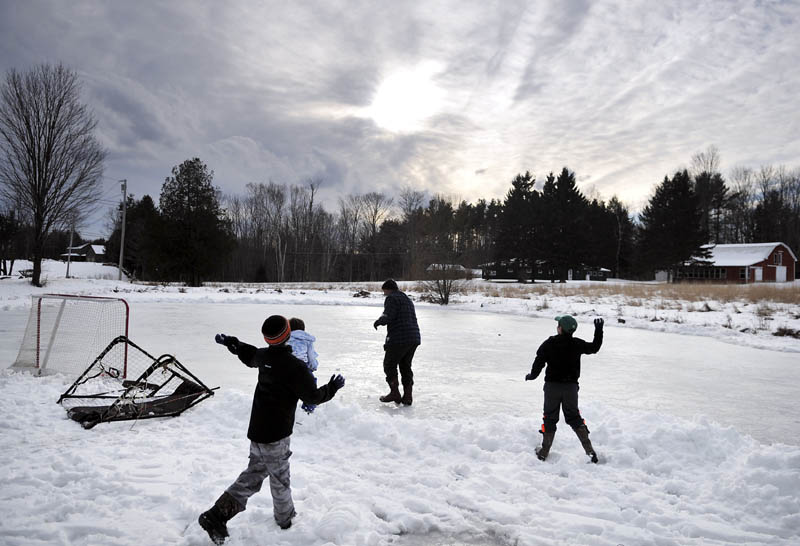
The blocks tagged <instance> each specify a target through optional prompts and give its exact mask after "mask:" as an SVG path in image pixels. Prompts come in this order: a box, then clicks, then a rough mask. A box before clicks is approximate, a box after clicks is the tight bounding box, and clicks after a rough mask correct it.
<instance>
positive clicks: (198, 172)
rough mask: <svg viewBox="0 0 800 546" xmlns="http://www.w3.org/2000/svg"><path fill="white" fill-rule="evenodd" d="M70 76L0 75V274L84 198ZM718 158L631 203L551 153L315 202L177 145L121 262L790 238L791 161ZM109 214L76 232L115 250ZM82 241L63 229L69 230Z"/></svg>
mask: <svg viewBox="0 0 800 546" xmlns="http://www.w3.org/2000/svg"><path fill="white" fill-rule="evenodd" d="M78 90H79V85H78V80H77V75H76V73H75V72H73V71H70V70H67V69H66V68H64V67H63V66H61V65H58V66H55V67H53V66H50V65H42V66H40V67H36V68H35V69H33V70H31V71H29V72H27V73H20V72H17V71H14V70H11V71H9V72H8V74H7V76H6V79H5V81H4V82H3V83H2V85H1V86H0V274H7V273H8V272H9V271H10V268H9V267H8V265H7V261H8V260H13V259H14V258H19V257H24V258H27V259H31V260H32V261H33V263H34V266H33V283H34V284H37V285H38V284H40V279H39V275H40V272H41V260H42V259H43V258H58V257H59V256H60V255H61V254H62V253H63V252H65V250H66V247H67V246H68V243H67V242H68V241H69V234H70V226H74V225H76V224H79V222H80V218H81V216H82V215H84V214H85V213H86V211H87V209H89V208H91V207H92V206H93V205H94V204H95V203H96V201H97V196H98V194H99V192H98V191H97V189H98V187H99V182H100V179H101V178H102V173H103V164H104V160H105V151H104V150H103V149H102V147H101V146H100V144H99V143H98V141H97V140H96V138H95V137H94V130H95V128H96V121H95V119H94V117H93V115H92V113H91V112H90V111H89V109H88V108H87V107H86V106H85V105H83V104H81V102H80V100H79V93H78ZM719 165H720V158H719V152H718V151H717V149H716V148H714V147H710V148H708V149H707V150H706V151H704V152H701V153H698V154H696V155H695V156H694V157H693V158H692V161H691V167H690V168H687V169H682V170H678V171H676V172H675V173H674V174H672V175H671V176H665V177H664V179H663V181H662V182H661V183H660V184H658V185H657V186H656V187H655V189H654V191H653V193H652V195H651V196H650V198H649V200H648V202H647V205H646V206H645V207H644V209H643V210H642V211H641V212H640V213H639V214H634V213H633V211H631V210H630V208H629V207H628V206H627V205H625V204H624V203H623V202H622V201H620V200H619V199H618V198H617V197H616V196H614V197H611V199H609V200H607V201H606V200H604V199H602V198H601V197H600V196H596V195H593V196H587V195H585V194H584V193H583V192H582V191H581V190H580V189H579V188H578V186H577V183H576V174H575V172H573V171H571V170H570V169H569V168H567V167H564V168H563V169H562V170H561V171H560V172H558V173H557V174H556V173H554V172H550V173H549V174H547V175H546V176H544V177H543V178H542V179H541V180H537V178H536V176H535V175H534V174H532V173H531V172H528V171H526V172H524V173H520V174H518V175H516V176H515V177H514V178H513V179H512V180H511V181H510V187H509V189H508V191H507V193H506V194H505V197H504V198H503V199H491V200H489V201H487V200H485V199H479V200H477V201H476V202H475V203H469V202H466V201H464V200H455V199H453V198H450V197H448V196H443V195H433V196H429V195H427V194H425V193H423V192H420V191H418V190H415V189H413V188H410V187H407V188H404V189H402V190H401V191H399V193H398V194H397V195H387V194H384V193H380V192H367V193H364V194H350V195H346V196H341V197H340V198H339V199H338V201H337V203H336V205H335V206H334V207H332V208H330V209H326V208H325V207H324V206H323V205H322V203H320V200H319V190H320V188H321V187H322V185H323V184H325V181H324V180H320V179H309V180H305V181H302V182H299V183H297V184H281V183H276V182H273V181H270V180H268V181H266V182H258V183H255V182H254V183H251V184H248V185H247V186H246V188H245V190H244V192H243V193H242V194H238V195H224V194H223V193H222V192H221V191H220V189H219V188H218V187H216V186H214V183H213V179H214V173H213V171H211V170H210V169H209V168H208V166H207V165H206V164H205V163H203V161H202V160H200V158H192V159H188V160H186V161H184V162H183V163H181V164H180V165H176V166H175V167H174V168H173V169H172V172H171V176H168V177H167V178H166V179H165V181H164V184H163V186H162V191H161V195H160V196H159V199H158V203H156V201H155V200H154V199H153V198H152V197H150V196H148V195H145V196H143V197H142V198H140V199H136V198H135V196H130V197H128V201H127V203H125V206H126V217H127V219H126V225H125V233H126V235H125V242H124V243H125V245H124V247H125V253H124V255H125V259H124V264H123V265H124V268H125V269H126V270H127V271H128V272H129V273H130V274H131V275H133V276H134V277H135V278H137V279H141V280H145V281H157V282H166V281H179V282H184V283H187V284H190V285H198V284H200V283H202V282H204V281H209V280H222V281H243V282H268V281H269V282H289V281H364V280H367V281H369V280H372V281H375V280H380V279H383V278H385V277H388V276H392V277H398V278H404V279H422V278H424V277H425V276H426V271H427V270H428V268H430V266H431V265H432V264H439V266H442V264H445V265H447V264H459V265H462V266H464V267H466V268H468V269H473V268H476V267H479V266H480V265H481V264H487V263H490V262H495V261H507V262H511V261H514V262H516V263H517V264H524V265H525V267H522V268H520V271H522V272H525V271H527V270H531V273H530V274H529V276H528V277H529V278H530V276H533V275H535V273H534V272H533V271H534V270H535V271H536V273H538V270H539V269H543V270H544V271H546V272H547V275H548V276H549V277H550V278H551V280H556V279H564V278H566V276H567V272H568V270H569V269H573V268H583V267H587V268H588V267H604V268H607V269H609V270H610V271H611V275H612V276H616V277H624V278H652V274H653V271H654V270H658V269H669V268H674V267H676V266H677V265H679V264H681V263H683V262H685V261H686V260H689V259H691V258H693V257H702V256H703V255H704V253H705V252H706V251H704V245H706V244H709V243H711V244H713V243H749V242H766V241H782V242H784V243H787V244H788V245H789V246H790V247H791V248H793V249H795V250H797V249H800V170H798V169H794V170H789V169H787V168H785V167H773V166H764V167H761V168H760V169H755V170H754V169H748V168H737V169H734V170H733V171H732V172H731V173H730V175H729V177H728V179H726V178H725V177H724V176H723V175H722V173H721V172H720V170H719ZM112 217H113V218H114V220H113V222H112V224H113V225H112V226H111V227H110V229H109V231H110V234H109V236H108V239H107V241H102V240H100V241H98V240H95V241H92V242H94V243H106V246H107V255H109V256H117V255H118V254H119V249H120V246H121V229H120V228H121V225H120V223H119V215H118V214H113V216H112ZM83 242H85V241H84V240H83V239H82V238H81V237H80V235H79V234H77V235H76V236H75V239H74V242H73V244H74V245H78V244H81V243H83ZM434 269H436V267H434ZM438 270H439V271H442V270H446V269H443V268H441V267H439V268H438ZM520 277H524V274H521V275H520Z"/></svg>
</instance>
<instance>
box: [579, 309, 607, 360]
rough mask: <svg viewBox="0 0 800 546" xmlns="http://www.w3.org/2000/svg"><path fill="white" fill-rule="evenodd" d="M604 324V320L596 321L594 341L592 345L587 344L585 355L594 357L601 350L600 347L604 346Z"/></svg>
mask: <svg viewBox="0 0 800 546" xmlns="http://www.w3.org/2000/svg"><path fill="white" fill-rule="evenodd" d="M603 324H604V321H603V319H601V318H596V319H594V339H592V342H591V343H587V344H586V346H585V347H584V349H583V352H584V354H587V355H593V354H594V353H596V352H597V351H599V350H600V347H601V346H602V345H603Z"/></svg>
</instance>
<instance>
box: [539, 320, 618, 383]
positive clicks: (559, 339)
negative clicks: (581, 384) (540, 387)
mask: <svg viewBox="0 0 800 546" xmlns="http://www.w3.org/2000/svg"><path fill="white" fill-rule="evenodd" d="M601 345H603V330H602V329H595V331H594V339H593V340H592V342H591V343H588V342H586V341H584V340H582V339H580V338H577V337H572V336H571V335H569V334H559V335H556V336H550V337H549V338H547V339H546V340H545V341H544V343H542V345H541V346H540V347H539V350H538V351H536V359H535V360H534V361H533V366H531V374H532V375H533V377H534V378H536V377H538V376H539V374H540V373H541V372H542V368H544V366H545V364H546V365H547V371H545V374H544V380H545V381H553V382H556V383H577V382H578V378H579V377H580V376H581V355H591V354H594V353H596V352H597V351H599V350H600V346H601Z"/></svg>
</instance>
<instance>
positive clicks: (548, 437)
mask: <svg viewBox="0 0 800 546" xmlns="http://www.w3.org/2000/svg"><path fill="white" fill-rule="evenodd" d="M555 437H556V433H555V432H542V445H541V446H540V447H537V448H536V456H537V457H539V460H540V461H544V460H545V459H547V456H548V455H549V454H550V446H552V445H553V438H555Z"/></svg>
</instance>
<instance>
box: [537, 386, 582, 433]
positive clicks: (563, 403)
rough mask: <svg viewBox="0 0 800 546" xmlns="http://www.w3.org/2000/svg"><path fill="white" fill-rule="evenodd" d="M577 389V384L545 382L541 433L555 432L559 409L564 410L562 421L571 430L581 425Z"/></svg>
mask: <svg viewBox="0 0 800 546" xmlns="http://www.w3.org/2000/svg"><path fill="white" fill-rule="evenodd" d="M578 388H579V387H578V384H577V383H554V382H552V381H545V384H544V424H542V432H555V431H556V428H557V427H556V423H558V413H559V409H563V410H564V420H565V421H566V422H567V424H568V425H569V426H571V427H572V428H575V427H578V426H580V425H582V424H583V418H581V412H580V411H578Z"/></svg>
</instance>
